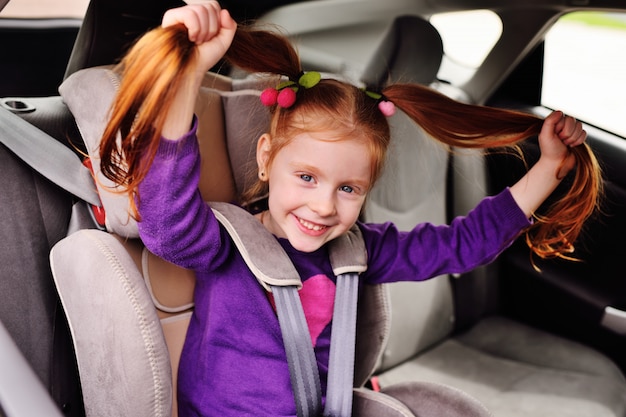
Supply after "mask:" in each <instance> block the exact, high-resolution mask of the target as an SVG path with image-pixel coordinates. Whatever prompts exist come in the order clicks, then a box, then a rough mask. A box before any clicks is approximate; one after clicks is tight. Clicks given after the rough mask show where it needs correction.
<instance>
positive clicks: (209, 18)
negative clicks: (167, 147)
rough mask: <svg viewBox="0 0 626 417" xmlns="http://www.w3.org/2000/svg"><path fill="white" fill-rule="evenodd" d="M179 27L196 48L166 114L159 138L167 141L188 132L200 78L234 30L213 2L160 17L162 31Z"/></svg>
mask: <svg viewBox="0 0 626 417" xmlns="http://www.w3.org/2000/svg"><path fill="white" fill-rule="evenodd" d="M179 24H182V25H184V26H185V27H186V28H187V32H188V36H189V40H190V41H192V42H194V43H195V44H196V45H197V61H196V65H195V68H194V70H193V71H190V73H189V74H188V75H187V77H186V80H185V82H184V83H183V85H182V87H181V88H179V89H178V91H177V94H176V96H175V98H174V100H173V103H172V106H171V107H170V110H169V112H168V113H167V117H166V119H165V124H164V125H163V130H162V136H163V137H165V138H169V139H175V138H179V137H181V136H183V135H184V134H185V133H186V132H188V131H189V128H190V124H191V119H192V116H193V111H194V105H195V102H196V96H197V94H198V89H199V88H200V83H201V82H202V78H203V77H204V75H205V74H206V72H207V71H208V70H209V69H210V68H211V67H213V66H214V65H215V64H216V63H217V62H218V61H219V60H220V59H221V58H222V57H223V56H224V54H225V53H226V51H227V50H228V48H229V46H230V44H231V42H232V40H233V37H234V36H235V31H236V29H237V24H236V23H235V21H234V20H233V19H232V18H231V17H230V14H229V13H228V11H227V10H222V9H221V8H220V5H219V3H218V2H217V1H209V2H206V3H202V4H193V5H187V6H183V7H179V8H176V9H170V10H168V11H167V12H166V13H165V15H163V22H162V26H163V27H164V28H166V27H170V26H175V25H179Z"/></svg>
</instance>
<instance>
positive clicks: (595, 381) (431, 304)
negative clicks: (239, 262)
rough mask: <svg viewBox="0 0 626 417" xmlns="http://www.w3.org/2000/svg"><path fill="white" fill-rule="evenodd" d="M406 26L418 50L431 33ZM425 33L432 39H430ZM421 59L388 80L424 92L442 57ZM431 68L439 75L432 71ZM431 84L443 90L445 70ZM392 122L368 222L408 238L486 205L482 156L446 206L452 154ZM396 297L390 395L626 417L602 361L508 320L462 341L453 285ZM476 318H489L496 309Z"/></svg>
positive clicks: (461, 168) (407, 125) (399, 63)
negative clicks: (459, 395)
mask: <svg viewBox="0 0 626 417" xmlns="http://www.w3.org/2000/svg"><path fill="white" fill-rule="evenodd" d="M406 19H408V18H403V24H402V25H401V27H402V28H404V29H405V30H407V33H406V34H405V35H399V34H397V33H395V32H392V34H391V35H390V36H393V37H395V38H397V39H398V40H399V41H400V42H404V41H408V42H414V39H419V37H417V35H416V33H415V30H414V28H416V27H423V26H424V25H423V22H422V23H416V24H415V25H413V26H412V25H408V24H407V23H406ZM414 19H415V20H419V18H414ZM425 30H426V31H427V32H428V34H429V35H428V36H430V35H432V31H431V30H428V29H425ZM397 48H398V49H402V47H401V46H400V47H397ZM435 49H436V48H435ZM383 52H384V51H379V53H383ZM430 52H432V50H431V51H430ZM392 53H394V52H392ZM412 58H413V59H412V60H410V59H404V60H395V59H393V57H392V58H390V59H389V60H388V61H389V62H390V64H391V65H393V67H392V68H390V69H389V71H388V72H387V73H385V77H386V78H388V79H390V80H392V81H411V79H410V78H409V79H407V77H409V76H410V74H412V73H413V68H416V71H418V72H417V73H419V76H418V77H419V78H418V79H416V81H418V82H423V81H424V79H423V73H422V72H421V69H420V70H418V68H423V65H424V60H437V59H439V60H440V59H441V56H439V57H437V56H435V55H432V54H430V53H429V54H428V56H412ZM377 59H380V57H379V56H378V57H377ZM427 67H428V68H432V69H434V68H436V66H433V65H431V64H427ZM370 68H375V69H376V74H374V75H371V74H365V75H364V79H368V80H371V79H377V78H378V79H380V75H379V74H380V73H381V71H380V70H379V69H377V68H378V67H377V65H374V66H372V67H370ZM431 75H432V81H434V79H435V75H436V70H435V72H434V73H432V74H431ZM459 96H461V95H459ZM391 122H392V125H393V131H392V134H393V137H392V140H393V146H392V148H391V152H390V154H389V160H388V164H389V165H388V169H387V170H386V172H385V173H384V176H383V178H382V179H381V181H380V182H379V183H378V184H377V186H376V188H375V189H374V190H373V192H372V194H371V196H370V200H369V202H368V205H367V210H366V220H368V221H375V222H380V221H393V222H395V223H396V224H398V225H399V226H400V227H401V228H405V229H406V228H410V227H412V226H413V225H415V224H417V223H419V222H424V221H430V222H435V223H443V222H445V221H446V219H445V212H446V208H447V207H450V206H452V207H453V208H454V210H455V211H456V212H457V213H461V214H465V213H466V212H467V211H468V210H469V209H470V208H471V207H472V206H473V205H475V204H476V202H477V201H478V200H479V199H480V198H481V197H482V196H483V195H484V190H485V189H486V187H485V185H484V172H483V170H482V160H481V158H480V156H479V155H477V154H476V153H475V152H467V153H466V152H465V151H463V153H456V152H455V153H454V158H455V166H454V170H453V171H454V174H455V176H454V180H455V189H454V195H455V197H456V195H457V192H458V191H459V190H461V189H463V199H462V200H460V201H453V202H449V201H446V186H447V181H446V180H447V178H446V172H447V169H448V156H447V152H446V150H445V149H443V147H442V146H440V145H436V144H434V143H433V142H434V141H432V140H430V139H428V138H426V137H425V135H424V134H423V133H422V132H421V131H420V130H419V128H416V127H413V126H411V123H412V122H410V121H408V120H406V118H402V116H401V115H396V116H394V118H393V119H392V120H391ZM460 179H462V180H463V182H459V180H460ZM450 203H451V204H450ZM488 278H489V277H488V276H487V275H479V276H478V279H475V281H472V282H471V283H473V284H481V285H484V287H482V286H481V287H479V288H467V289H466V290H469V291H472V292H475V293H476V294H482V295H483V296H482V298H481V297H478V298H476V300H480V302H483V303H485V304H487V303H488V302H489V297H490V294H491V289H490V287H489V285H490V283H489V282H488ZM461 279H463V278H461ZM388 290H389V296H390V298H389V300H388V302H389V305H390V311H391V321H390V327H391V328H390V337H389V342H388V344H387V345H386V348H385V354H384V356H383V360H382V363H381V366H380V367H379V369H378V373H379V375H378V378H379V383H380V385H381V386H382V387H383V391H384V390H385V389H387V388H386V387H397V386H398V384H403V383H408V382H410V381H428V382H432V383H442V384H447V385H449V386H453V387H456V388H458V389H461V390H463V391H464V392H466V393H468V394H470V395H472V396H474V397H475V398H477V399H478V400H479V401H481V402H482V403H483V404H485V405H486V406H487V408H489V409H490V411H491V412H492V413H493V414H494V415H495V416H497V417H508V416H518V417H526V416H528V417H530V416H533V417H534V416H551V417H552V416H556V417H558V416H577V417H582V416H589V417H591V416H594V417H597V416H613V417H623V416H626V382H625V381H624V377H623V375H622V374H621V372H620V371H619V370H618V369H617V367H616V366H615V365H614V364H613V363H612V362H611V361H610V360H609V359H607V358H606V357H605V356H603V355H601V354H599V353H598V352H595V351H593V350H592V349H589V348H587V347H585V346H582V345H579V344H576V343H573V342H571V341H568V340H565V339H561V338H558V337H555V336H553V335H550V334H547V333H545V332H541V331H538V330H536V329H533V328H530V327H527V326H525V325H522V324H520V323H518V322H515V321H512V320H509V319H506V318H503V317H499V316H491V317H488V318H483V319H481V320H476V322H474V323H470V324H471V325H473V327H472V328H471V329H470V330H469V331H467V332H466V333H464V334H461V335H458V336H455V335H454V334H453V322H454V320H455V319H454V308H453V300H452V292H451V287H450V283H449V280H448V277H439V278H435V279H434V280H433V281H430V282H424V283H399V284H389V285H388ZM476 309H477V310H478V309H484V311H488V310H489V307H488V306H486V307H485V306H476Z"/></svg>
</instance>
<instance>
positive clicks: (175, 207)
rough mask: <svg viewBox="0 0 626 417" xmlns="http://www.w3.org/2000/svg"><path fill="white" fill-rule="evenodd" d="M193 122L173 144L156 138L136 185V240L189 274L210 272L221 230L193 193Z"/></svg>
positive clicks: (196, 165)
mask: <svg viewBox="0 0 626 417" xmlns="http://www.w3.org/2000/svg"><path fill="white" fill-rule="evenodd" d="M196 129H197V121H196V120H195V119H194V124H193V127H192V129H191V130H190V131H189V132H188V133H187V134H185V135H184V136H183V137H181V138H179V139H178V140H168V139H163V138H162V139H161V142H160V144H159V148H158V150H157V152H156V156H155V158H154V161H153V162H152V164H151V167H150V170H149V171H148V174H147V175H146V177H145V178H144V180H143V181H142V182H141V184H140V185H139V190H138V191H139V192H138V198H137V206H138V211H139V216H140V221H139V222H138V226H139V235H140V237H141V239H142V241H143V242H144V244H145V245H146V247H147V248H148V249H149V250H150V251H151V252H153V253H154V254H156V255H158V256H160V257H161V258H163V259H165V260H167V261H169V262H171V263H173V264H176V265H179V266H182V267H184V268H188V269H193V270H203V269H207V268H208V269H210V268H211V262H214V261H215V258H216V256H217V255H218V254H219V253H220V250H219V249H220V245H221V242H222V237H221V232H220V227H219V224H218V222H217V220H216V219H215V217H214V216H213V213H212V211H211V209H210V208H209V206H208V205H207V204H206V203H205V202H204V201H203V200H202V196H201V195H200V192H199V190H198V182H199V179H200V155H199V151H198V142H197V138H196Z"/></svg>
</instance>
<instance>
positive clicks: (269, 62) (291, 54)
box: [224, 27, 302, 79]
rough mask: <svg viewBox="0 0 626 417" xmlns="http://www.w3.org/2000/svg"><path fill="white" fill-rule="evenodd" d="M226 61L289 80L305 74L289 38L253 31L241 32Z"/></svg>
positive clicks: (237, 33) (252, 71)
mask: <svg viewBox="0 0 626 417" xmlns="http://www.w3.org/2000/svg"><path fill="white" fill-rule="evenodd" d="M259 51H263V53H259ZM224 58H225V59H226V60H227V61H228V62H230V63H231V64H233V65H235V66H237V67H239V68H241V69H243V70H244V71H248V72H251V73H266V74H272V75H284V76H287V77H288V78H289V79H297V78H298V77H299V76H300V74H301V72H302V67H301V64H300V58H299V57H298V53H297V52H296V50H295V49H294V47H293V46H292V45H291V43H290V42H289V40H288V39H287V38H286V37H284V36H279V35H276V34H274V33H271V32H267V31H263V30H255V29H252V28H246V27H239V28H237V32H236V33H235V37H234V38H233V42H232V44H231V45H230V48H229V49H228V51H227V52H226V55H225V56H224Z"/></svg>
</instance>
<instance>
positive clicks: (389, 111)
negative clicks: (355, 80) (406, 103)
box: [362, 88, 396, 117]
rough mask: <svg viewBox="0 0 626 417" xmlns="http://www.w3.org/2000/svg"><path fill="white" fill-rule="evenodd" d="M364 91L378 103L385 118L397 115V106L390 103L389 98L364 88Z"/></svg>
mask: <svg viewBox="0 0 626 417" xmlns="http://www.w3.org/2000/svg"><path fill="white" fill-rule="evenodd" d="M362 90H363V92H364V93H365V94H366V95H367V96H368V97H371V98H373V99H374V100H376V101H377V102H378V110H380V112H381V113H382V114H383V115H384V116H386V117H391V116H393V115H394V114H395V113H396V105H395V104H393V102H391V101H389V100H388V99H387V97H385V96H384V95H382V94H380V93H376V92H374V91H369V90H367V89H365V88H362Z"/></svg>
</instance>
